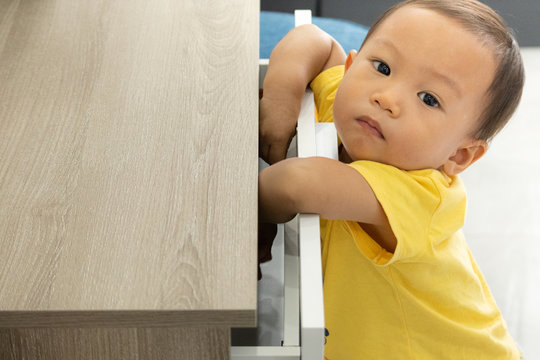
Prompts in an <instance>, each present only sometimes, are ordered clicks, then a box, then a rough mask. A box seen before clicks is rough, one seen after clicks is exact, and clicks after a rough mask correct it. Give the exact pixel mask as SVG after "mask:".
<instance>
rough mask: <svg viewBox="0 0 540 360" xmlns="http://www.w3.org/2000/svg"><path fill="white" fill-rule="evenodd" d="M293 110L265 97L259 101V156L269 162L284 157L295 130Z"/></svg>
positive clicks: (272, 162)
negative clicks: (288, 109)
mask: <svg viewBox="0 0 540 360" xmlns="http://www.w3.org/2000/svg"><path fill="white" fill-rule="evenodd" d="M297 116H298V115H297V114H296V113H295V112H291V111H287V109H286V107H285V106H283V105H281V106H280V104H276V103H275V102H272V101H271V100H269V99H267V98H264V97H263V98H262V99H261V101H260V102H259V156H260V157H261V158H262V159H263V160H264V161H266V162H267V163H269V164H274V163H276V162H278V161H281V160H283V159H285V157H286V155H287V149H288V148H289V145H290V143H291V140H292V138H293V136H294V134H295V132H296V118H297Z"/></svg>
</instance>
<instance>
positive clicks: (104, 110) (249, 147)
mask: <svg viewBox="0 0 540 360" xmlns="http://www.w3.org/2000/svg"><path fill="white" fill-rule="evenodd" d="M258 11H259V8H258V2H256V1H244V0H231V1H222V0H220V1H207V0H180V1H179V0H155V1H154V0H153V1H147V0H114V1H113V0H92V1H83V0H40V1H24V0H4V1H1V2H0V327H9V326H14V325H15V324H19V325H21V326H23V327H32V326H55V325H56V326H60V327H62V326H87V325H88V326H94V325H100V326H111V327H114V326H122V327H128V326H162V325H165V326H178V325H182V323H183V322H185V323H186V324H188V325H193V324H199V325H200V324H204V323H205V322H207V323H209V324H210V325H226V326H228V325H231V324H233V325H237V326H240V325H246V326H252V325H254V324H255V317H256V262H255V261H256V236H257V235H256V227H257V182H256V178H257V153H258V148H257V117H258V114H257V111H258V110H257V106H258V99H257V86H258V85H257V79H258V78H257V76H258V75H257V71H258V70H257V69H258V65H257V58H258V31H259V29H258V16H259V14H258ZM3 336H6V335H5V334H4V335H3Z"/></svg>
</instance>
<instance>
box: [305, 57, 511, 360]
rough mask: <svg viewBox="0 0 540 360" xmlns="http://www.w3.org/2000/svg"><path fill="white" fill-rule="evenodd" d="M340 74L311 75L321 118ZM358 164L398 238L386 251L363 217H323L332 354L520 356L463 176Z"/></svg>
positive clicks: (336, 357)
mask: <svg viewBox="0 0 540 360" xmlns="http://www.w3.org/2000/svg"><path fill="white" fill-rule="evenodd" d="M342 75H343V67H336V68H332V69H329V70H327V71H325V72H323V73H322V74H321V75H319V76H318V77H317V78H316V79H315V80H314V81H313V82H312V84H311V87H312V88H313V90H314V93H315V99H316V103H317V106H318V111H319V118H320V120H321V121H325V120H326V121H328V119H330V120H331V116H332V115H331V111H332V104H331V103H332V102H333V98H334V96H335V91H336V89H337V86H338V85H339V81H340V80H341V77H342ZM336 79H337V80H336ZM329 87H331V88H332V89H328V88H329ZM329 102H330V104H329ZM350 166H352V167H353V168H354V169H356V170H357V171H358V172H359V173H361V174H362V175H363V176H364V178H365V179H366V180H367V181H368V183H369V184H370V186H371V188H372V189H373V191H374V192H375V195H376V196H377V199H378V201H379V202H380V203H381V205H382V207H383V209H384V211H385V213H386V215H387V217H388V220H389V222H390V226H391V227H392V230H393V232H394V234H395V236H396V238H397V247H396V250H395V252H394V253H393V254H392V253H389V252H387V251H386V250H384V249H383V248H381V247H380V246H379V245H378V244H377V243H376V242H375V241H374V240H373V239H372V238H370V237H369V235H368V234H367V233H366V232H364V230H363V229H362V227H361V226H360V224H358V223H357V222H353V221H342V220H321V240H322V258H323V276H324V304H325V322H326V329H327V332H326V345H325V356H326V357H327V359H329V360H345V359H452V360H454V359H467V360H468V359H475V360H481V359H486V360H487V359H489V360H495V359H505V360H506V359H518V358H519V355H520V354H519V351H518V350H517V347H516V346H515V343H514V341H513V340H512V338H511V336H510V335H509V333H508V331H507V329H506V324H505V322H504V320H503V318H502V316H501V314H500V311H499V309H498V308H497V305H496V304H495V301H494V300H493V297H492V295H491V293H490V291H489V289H488V287H487V285H486V282H485V280H484V277H483V275H482V273H481V272H480V270H479V269H478V266H477V264H476V262H475V260H474V259H473V257H472V255H471V254H470V252H469V248H468V246H467V244H466V242H465V239H464V237H463V235H462V233H461V231H460V229H461V227H462V226H463V223H464V218H465V209H466V198H465V190H464V187H463V184H462V182H461V180H460V179H459V177H450V176H447V175H445V174H444V173H442V172H440V171H437V170H432V169H427V170H418V171H402V170H399V169H397V168H395V167H393V166H390V165H385V164H381V163H376V162H371V161H356V162H353V163H352V164H350Z"/></svg>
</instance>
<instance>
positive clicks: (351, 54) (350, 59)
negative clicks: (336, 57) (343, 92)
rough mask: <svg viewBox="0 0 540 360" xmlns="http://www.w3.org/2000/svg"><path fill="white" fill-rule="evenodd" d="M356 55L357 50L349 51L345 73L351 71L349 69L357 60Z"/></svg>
mask: <svg viewBox="0 0 540 360" xmlns="http://www.w3.org/2000/svg"><path fill="white" fill-rule="evenodd" d="M356 55H357V52H356V50H351V51H349V55H347V60H345V72H347V70H349V68H350V67H351V65H352V63H353V61H354V59H355V58H356Z"/></svg>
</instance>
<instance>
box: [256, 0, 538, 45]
mask: <svg viewBox="0 0 540 360" xmlns="http://www.w3.org/2000/svg"><path fill="white" fill-rule="evenodd" d="M396 2H398V1H392V0H261V10H267V11H282V12H292V11H293V10H294V9H311V10H312V11H313V15H315V16H324V17H330V18H338V19H346V20H352V21H355V22H357V23H360V24H362V25H366V26H370V25H371V24H372V23H373V22H374V21H375V19H376V18H377V17H378V16H379V15H380V14H381V13H382V12H383V11H384V10H386V9H387V8H388V7H389V6H391V5H392V4H395V3H396ZM482 2H484V3H485V4H487V5H489V6H491V7H492V8H493V9H495V10H496V11H497V12H498V13H499V14H500V15H502V17H503V18H504V19H505V20H506V22H507V23H508V25H509V26H510V27H511V28H512V29H514V31H515V33H516V37H517V39H518V42H519V44H520V46H540V31H539V30H540V0H484V1H482Z"/></svg>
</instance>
